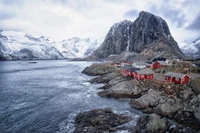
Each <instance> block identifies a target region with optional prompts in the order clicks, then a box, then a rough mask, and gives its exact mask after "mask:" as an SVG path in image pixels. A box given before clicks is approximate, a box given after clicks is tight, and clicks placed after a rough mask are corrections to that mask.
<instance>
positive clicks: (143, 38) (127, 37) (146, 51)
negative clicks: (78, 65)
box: [93, 11, 184, 60]
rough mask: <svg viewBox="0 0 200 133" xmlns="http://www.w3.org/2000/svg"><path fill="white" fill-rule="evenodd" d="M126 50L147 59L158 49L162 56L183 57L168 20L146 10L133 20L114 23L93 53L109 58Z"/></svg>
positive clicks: (97, 56)
mask: <svg viewBox="0 0 200 133" xmlns="http://www.w3.org/2000/svg"><path fill="white" fill-rule="evenodd" d="M113 28H114V29H113ZM158 46H159V47H158ZM160 50H161V51H160ZM125 51H127V52H134V53H137V54H140V55H145V56H148V57H146V58H147V59H148V60H151V59H152V58H154V57H155V53H158V52H160V53H162V54H160V56H159V57H164V58H184V54H183V53H182V51H181V50H180V48H179V46H178V44H177V42H176V41H175V40H174V38H173V37H172V35H171V33H170V30H169V27H168V25H167V23H166V21H165V20H164V19H162V18H161V17H159V16H155V15H154V14H151V13H149V12H146V11H141V12H140V13H139V16H138V18H137V19H136V20H135V21H134V22H131V21H127V20H124V21H121V22H120V23H116V24H114V25H113V26H112V27H111V28H110V30H109V32H108V33H107V36H106V37H105V39H104V41H103V43H102V44H101V45H100V47H99V48H98V49H97V50H95V51H94V53H93V56H94V57H96V58H98V59H106V58H107V57H109V56H110V55H120V54H122V53H123V52H125Z"/></svg>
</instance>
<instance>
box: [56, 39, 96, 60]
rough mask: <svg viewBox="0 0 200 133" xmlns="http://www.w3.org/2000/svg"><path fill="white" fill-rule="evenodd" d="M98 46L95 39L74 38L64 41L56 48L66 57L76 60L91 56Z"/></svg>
mask: <svg viewBox="0 0 200 133" xmlns="http://www.w3.org/2000/svg"><path fill="white" fill-rule="evenodd" d="M98 46H99V43H98V41H97V40H95V39H90V38H85V39H81V38H78V37H73V38H70V39H67V40H63V41H62V42H60V43H59V45H57V46H56V47H57V49H58V50H59V51H60V52H61V53H62V54H63V55H64V56H65V57H68V58H76V57H86V56H89V55H91V54H92V52H93V51H94V50H96V49H97V47H98Z"/></svg>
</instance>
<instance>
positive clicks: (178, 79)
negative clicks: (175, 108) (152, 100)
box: [165, 72, 190, 84]
mask: <svg viewBox="0 0 200 133" xmlns="http://www.w3.org/2000/svg"><path fill="white" fill-rule="evenodd" d="M165 80H166V81H168V82H174V83H177V84H187V83H189V82H190V76H188V75H187V74H182V73H173V72H167V73H166V74H165Z"/></svg>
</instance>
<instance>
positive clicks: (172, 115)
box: [75, 63, 200, 133]
mask: <svg viewBox="0 0 200 133" xmlns="http://www.w3.org/2000/svg"><path fill="white" fill-rule="evenodd" d="M82 73H84V74H87V75H90V76H97V75H99V76H98V77H95V78H93V79H91V80H90V81H89V82H91V83H104V84H105V85H104V86H103V87H101V88H99V89H101V91H100V92H99V93H98V95H99V96H101V97H107V98H109V97H112V98H116V99H119V98H120V99H121V98H130V103H129V104H130V106H131V107H132V108H135V109H138V110H140V111H142V112H144V113H147V114H145V115H142V116H141V117H139V118H138V120H137V124H136V125H133V127H132V128H129V129H127V130H128V131H129V132H131V133H137V132H144V133H147V132H148V133H149V132H150V133H151V132H152V133H153V132H154V133H155V132H161V133H164V132H171V133H176V132H183V133H188V132H189V133H190V132H191V133H200V94H197V93H194V91H193V89H192V88H190V87H189V86H187V85H177V84H173V83H161V82H158V81H152V80H151V81H150V80H143V81H139V80H136V79H127V78H125V77H122V76H121V75H120V71H119V70H117V69H116V68H115V67H114V66H112V65H111V64H106V63H101V64H93V65H91V66H90V67H87V68H86V69H85V70H83V72H82ZM91 112H93V111H91ZM111 112H112V111H111ZM97 116H98V115H97ZM100 116H101V115H100ZM115 117H116V118H115V119H118V118H117V115H116V116H115ZM126 117H128V116H126ZM79 119H80V118H79ZM173 121H174V122H173ZM96 126H97V127H96ZM92 127H93V129H98V125H92ZM75 131H77V128H76V130H75ZM93 131H95V130H93ZM106 131H107V130H106ZM86 132H87V131H86ZM95 132H97V133H101V132H98V131H95ZM103 132H105V131H102V133H103ZM109 132H112V131H111V130H109ZM87 133H89V132H87Z"/></svg>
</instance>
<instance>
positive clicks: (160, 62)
mask: <svg viewBox="0 0 200 133" xmlns="http://www.w3.org/2000/svg"><path fill="white" fill-rule="evenodd" d="M156 62H158V63H159V64H161V65H168V64H167V63H166V62H165V61H156Z"/></svg>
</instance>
